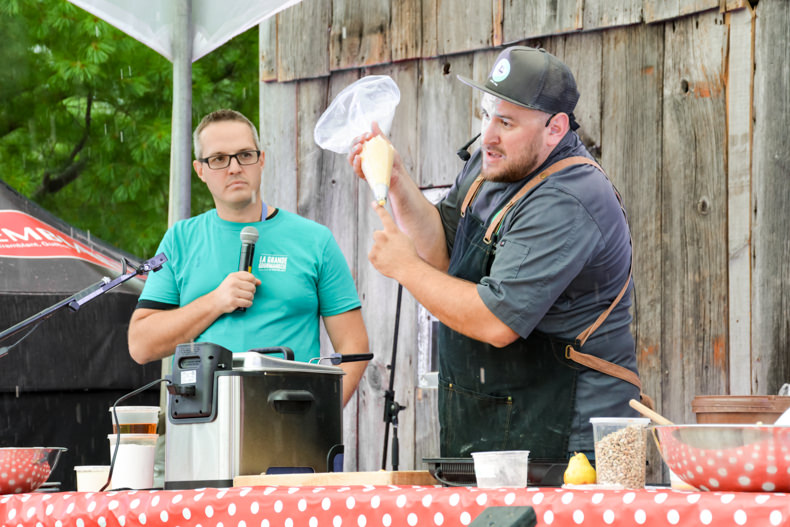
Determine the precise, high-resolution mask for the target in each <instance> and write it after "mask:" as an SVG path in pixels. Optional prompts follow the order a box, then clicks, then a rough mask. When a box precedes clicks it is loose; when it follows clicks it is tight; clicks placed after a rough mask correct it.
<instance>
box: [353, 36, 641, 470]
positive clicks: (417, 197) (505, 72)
mask: <svg viewBox="0 0 790 527" xmlns="http://www.w3.org/2000/svg"><path fill="white" fill-rule="evenodd" d="M459 79H460V80H461V81H462V82H464V83H465V84H468V85H470V86H472V87H474V88H477V89H480V90H482V91H484V92H486V95H484V97H483V103H482V108H483V129H482V136H481V147H480V149H479V150H477V151H476V152H474V154H473V155H472V156H471V159H469V161H468V162H467V163H466V166H465V167H464V169H463V170H462V171H461V173H460V174H459V175H458V177H457V178H456V180H455V184H454V185H453V187H452V188H451V189H450V191H449V193H448V195H447V196H446V197H445V198H444V199H443V200H442V201H441V202H440V203H439V204H438V205H436V206H434V205H432V204H431V203H430V202H428V201H427V200H426V199H425V198H424V197H423V195H422V193H421V192H420V190H419V188H418V187H417V185H416V184H415V183H414V182H413V181H412V180H411V178H410V177H409V175H408V174H407V172H406V170H405V169H404V166H403V164H402V162H401V160H400V156H399V155H397V154H396V155H395V160H394V163H393V172H392V179H391V184H390V193H389V199H390V203H391V207H392V211H393V215H394V218H395V221H394V220H393V218H392V217H391V216H390V215H389V213H388V212H387V211H386V209H384V208H383V207H381V206H377V205H374V207H375V210H376V212H377V213H378V215H379V216H380V218H381V220H382V223H383V226H384V227H383V230H381V231H376V232H375V233H374V235H373V237H374V242H375V243H374V246H373V248H372V249H371V251H370V254H369V259H370V261H371V263H372V264H373V265H374V267H376V269H377V270H378V271H379V272H381V273H382V274H384V275H386V276H388V277H391V278H394V279H395V280H397V281H398V282H400V283H401V284H403V286H404V287H405V288H406V289H407V290H409V291H410V292H411V293H412V295H413V296H414V297H415V298H416V299H417V300H418V301H419V302H420V303H421V304H422V305H423V306H425V307H426V309H428V310H429V311H431V313H433V314H434V315H435V316H436V317H437V318H438V319H439V321H440V322H441V323H442V324H441V329H440V334H439V383H440V387H439V389H440V391H439V418H440V425H441V436H440V437H441V439H440V443H441V455H442V456H445V457H456V456H468V455H469V454H470V453H471V452H474V451H483V450H511V449H523V450H530V458H531V459H552V460H564V459H567V457H568V455H569V453H570V454H572V453H573V452H575V451H579V452H585V453H588V454H589V455H592V453H593V437H592V428H591V425H590V422H589V419H590V418H591V417H601V416H605V417H618V416H633V415H636V412H634V411H633V410H632V409H631V408H630V407H629V405H628V401H629V399H632V398H636V399H638V398H639V395H640V388H641V386H640V381H639V377H638V374H637V366H636V355H635V351H634V340H633V336H632V335H631V332H630V329H629V324H630V322H631V316H630V313H629V307H630V305H631V290H632V281H631V239H630V232H629V229H628V224H627V221H626V217H625V212H624V210H623V209H622V206H621V203H620V199H619V196H618V195H617V192H616V191H615V189H614V187H613V186H612V184H611V183H610V182H609V180H608V179H607V177H606V175H605V174H604V172H603V171H602V169H601V168H600V167H599V166H598V165H597V164H596V162H595V161H594V160H593V157H592V155H591V154H590V153H589V152H588V151H587V150H586V148H585V147H584V145H583V144H582V143H581V141H580V140H579V137H578V136H577V135H576V133H575V132H574V131H573V130H575V129H576V128H577V127H578V125H577V124H576V121H575V118H574V115H573V110H574V108H575V106H576V102H577V101H578V99H579V93H578V91H577V89H576V82H575V81H574V78H573V75H572V74H571V72H570V70H569V69H568V67H567V66H566V65H565V64H563V63H562V62H561V61H560V60H558V59H557V58H556V57H554V56H553V55H551V54H550V53H548V52H546V51H545V50H543V49H534V48H529V47H524V46H514V47H510V48H507V49H505V50H504V51H503V52H502V53H501V54H500V55H499V57H498V58H497V61H496V63H495V64H494V67H493V68H492V70H491V73H490V74H489V76H488V78H487V80H486V82H485V83H484V84H478V83H476V82H474V81H472V80H469V79H465V78H462V77H459ZM378 133H380V131H379V129H378V127H376V126H374V130H373V132H371V133H369V134H366V135H365V136H362V137H360V138H358V141H357V143H356V144H355V145H354V147H353V148H352V149H351V151H350V153H349V162H350V163H351V165H352V167H353V168H354V170H355V172H356V173H357V175H359V176H360V177H364V176H363V174H362V171H361V167H360V159H359V153H360V151H361V146H362V143H364V142H365V141H366V140H368V139H370V138H371V137H372V136H373V135H376V134H378ZM396 221H397V224H396Z"/></svg>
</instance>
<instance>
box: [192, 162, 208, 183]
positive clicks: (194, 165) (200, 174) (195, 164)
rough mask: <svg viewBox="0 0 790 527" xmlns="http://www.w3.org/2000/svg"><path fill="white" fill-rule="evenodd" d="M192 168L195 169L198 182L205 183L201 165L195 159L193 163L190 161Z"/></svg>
mask: <svg viewBox="0 0 790 527" xmlns="http://www.w3.org/2000/svg"><path fill="white" fill-rule="evenodd" d="M192 168H194V169H195V173H196V174H197V176H198V177H199V178H200V181H202V182H204V183H205V182H206V180H205V179H203V163H201V162H200V161H198V160H197V159H195V160H194V161H192Z"/></svg>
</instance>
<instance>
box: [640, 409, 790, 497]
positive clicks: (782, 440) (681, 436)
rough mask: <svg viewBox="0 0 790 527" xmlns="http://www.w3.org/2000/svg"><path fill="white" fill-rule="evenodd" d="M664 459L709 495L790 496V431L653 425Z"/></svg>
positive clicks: (740, 426) (764, 427)
mask: <svg viewBox="0 0 790 527" xmlns="http://www.w3.org/2000/svg"><path fill="white" fill-rule="evenodd" d="M654 430H655V437H656V442H657V444H658V445H659V451H660V452H661V457H662V458H663V459H664V462H665V463H666V464H667V466H668V467H669V468H670V470H672V472H674V473H675V475H676V476H677V477H678V478H680V479H681V480H683V481H684V482H686V483H688V484H689V485H692V486H694V487H696V488H698V489H700V490H705V491H728V492H731V491H740V492H790V427H788V426H772V425H747V424H696V425H671V426H656V427H655V429H654Z"/></svg>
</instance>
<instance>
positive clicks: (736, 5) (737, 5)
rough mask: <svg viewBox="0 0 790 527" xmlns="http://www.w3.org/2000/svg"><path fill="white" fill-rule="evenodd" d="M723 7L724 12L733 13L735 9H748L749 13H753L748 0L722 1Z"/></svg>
mask: <svg viewBox="0 0 790 527" xmlns="http://www.w3.org/2000/svg"><path fill="white" fill-rule="evenodd" d="M724 2H725V3H724V7H723V9H724V10H725V11H735V10H736V9H749V11H751V12H754V10H753V8H752V4H751V3H750V2H749V0H724Z"/></svg>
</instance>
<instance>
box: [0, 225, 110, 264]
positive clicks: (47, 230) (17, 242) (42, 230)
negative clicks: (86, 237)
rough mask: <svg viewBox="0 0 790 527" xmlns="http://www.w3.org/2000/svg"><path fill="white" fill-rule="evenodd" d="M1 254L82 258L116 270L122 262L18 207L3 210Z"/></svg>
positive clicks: (0, 255)
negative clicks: (91, 247) (19, 209)
mask: <svg viewBox="0 0 790 527" xmlns="http://www.w3.org/2000/svg"><path fill="white" fill-rule="evenodd" d="M0 257H8V258H79V259H81V260H85V261H87V262H90V263H93V264H97V265H101V266H102V267H106V268H107V269H111V270H114V271H117V270H119V269H120V267H121V266H120V263H119V262H115V261H113V260H110V259H109V258H107V257H105V256H104V255H103V254H101V253H99V252H97V251H94V250H93V249H90V248H89V247H87V246H86V245H84V244H82V243H80V242H78V241H77V240H75V239H74V238H72V237H71V236H69V235H67V234H65V233H64V232H62V231H60V230H58V229H56V228H54V227H52V226H51V225H49V224H47V223H44V222H43V221H41V220H39V219H37V218H35V217H33V216H30V215H29V214H25V213H24V212H20V211H18V210H0Z"/></svg>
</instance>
